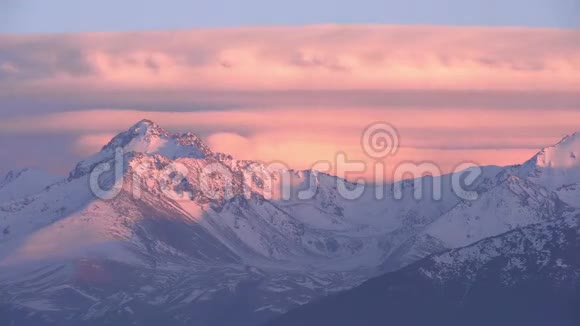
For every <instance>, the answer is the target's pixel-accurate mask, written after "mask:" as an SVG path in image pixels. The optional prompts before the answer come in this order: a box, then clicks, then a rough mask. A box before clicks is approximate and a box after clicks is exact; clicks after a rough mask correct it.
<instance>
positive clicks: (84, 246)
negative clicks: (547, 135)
mask: <svg viewBox="0 0 580 326" xmlns="http://www.w3.org/2000/svg"><path fill="white" fill-rule="evenodd" d="M574 139H575V138H574ZM562 144H565V146H576V145H569V144H568V142H567V141H566V140H564V141H563V142H562V143H560V144H559V145H557V146H556V147H555V148H560V147H562ZM569 148H572V147H566V149H562V150H557V151H569ZM574 148H577V147H574ZM574 150H575V149H574ZM550 157H551V159H550V160H551V161H553V160H556V159H558V160H560V154H557V155H556V154H550ZM533 160H534V159H533ZM533 160H532V161H533ZM537 161H538V160H537V159H536V162H537ZM566 164H568V163H566ZM530 166H531V163H529V162H527V163H526V164H524V165H522V166H517V167H508V168H498V167H486V168H484V169H483V175H482V176H481V177H480V178H479V179H478V181H477V182H476V183H475V185H473V186H472V190H474V191H476V192H477V193H478V195H479V196H478V197H479V199H478V200H476V201H468V200H463V199H461V198H460V197H458V196H457V195H456V194H455V193H454V191H453V189H452V188H451V186H450V185H451V178H452V177H451V176H450V175H446V176H441V177H436V178H432V177H425V178H423V179H422V185H421V186H422V187H424V188H425V189H427V190H429V189H430V188H432V187H434V186H435V185H436V184H437V182H436V181H441V184H442V185H443V189H442V198H441V199H433V198H432V196H423V197H422V198H421V199H418V200H417V199H415V198H414V197H413V194H414V192H415V188H416V187H418V186H419V184H418V183H416V182H414V181H413V180H407V181H404V182H402V183H399V184H397V185H388V186H386V187H385V189H383V191H384V192H385V196H384V199H382V200H377V199H376V198H375V197H374V191H373V190H374V189H372V188H367V191H366V192H365V193H364V194H363V196H362V197H361V198H359V199H357V200H346V199H343V198H342V197H341V196H340V193H339V191H338V189H337V182H345V181H344V180H340V179H338V178H336V177H334V176H330V175H327V174H324V173H319V172H316V171H279V170H277V169H272V168H270V167H268V166H266V165H264V164H261V163H259V162H253V161H239V160H236V159H235V158H233V157H231V156H228V155H225V154H221V153H215V152H213V151H212V150H211V149H210V148H209V147H208V146H207V145H205V144H204V143H203V141H202V140H201V139H200V138H199V137H197V136H196V135H194V134H192V133H186V134H173V133H170V132H167V131H165V130H163V129H162V128H161V127H159V126H158V125H156V124H155V123H153V122H151V121H147V120H144V121H141V122H139V123H138V124H136V125H135V126H133V127H131V128H130V129H129V130H128V131H126V132H123V133H121V134H119V135H118V136H116V137H115V138H113V139H112V140H111V142H110V143H109V144H107V145H106V146H105V147H104V148H103V149H102V150H101V151H100V152H99V153H96V154H95V155H93V156H92V157H89V158H87V159H86V160H84V161H82V162H80V163H79V164H77V166H76V167H75V168H74V169H73V171H71V173H70V174H69V176H68V177H67V178H64V179H61V180H54V179H52V180H49V179H44V178H41V179H40V181H39V183H38V186H37V187H36V188H35V187H32V188H26V189H27V190H26V191H22V192H21V193H19V196H18V197H15V198H10V200H8V201H6V202H5V203H3V204H0V231H2V233H0V311H2V310H1V309H5V310H8V311H10V313H8V315H9V316H14V317H13V318H14V320H27V319H29V320H31V321H33V322H34V323H35V325H36V324H39V325H41V324H42V323H46V324H56V325H67V324H70V325H82V324H91V323H93V324H101V323H103V322H105V321H107V322H110V323H120V324H122V325H126V324H130V323H134V322H136V323H138V324H140V325H143V324H145V320H149V319H151V318H152V316H157V317H159V318H162V319H151V320H154V321H155V323H159V322H163V323H165V324H170V325H171V324H172V323H173V324H175V325H189V324H191V322H192V321H194V320H195V322H196V325H224V324H228V325H257V324H258V323H260V322H263V321H266V320H267V319H269V318H271V317H273V316H276V315H278V314H281V313H283V312H286V311H288V310H289V309H291V308H293V307H296V306H299V305H302V304H306V303H308V302H311V301H312V300H314V299H316V298H319V297H321V296H324V295H326V294H329V293H334V292H338V291H342V290H345V289H348V288H352V287H354V286H356V285H358V284H360V283H361V282H363V281H365V280H367V279H369V278H370V277H373V276H377V275H379V274H380V273H382V272H383V271H386V270H396V269H399V268H401V267H403V266H406V265H408V264H411V263H413V262H415V261H417V260H420V259H422V258H424V257H426V256H428V255H430V254H433V253H438V252H441V251H444V250H447V249H451V248H457V247H462V246H465V245H469V244H472V243H474V242H477V241H479V240H482V239H484V238H487V237H493V236H496V235H499V234H502V233H504V232H508V231H510V230H514V229H518V228H521V227H525V226H528V225H531V224H534V223H551V222H552V221H558V220H560V219H562V218H564V217H565V216H567V215H569V214H571V212H573V211H574V208H573V207H572V206H573V205H574V202H575V201H574V200H573V197H572V198H565V199H563V198H560V197H559V195H560V194H561V193H562V191H561V190H559V189H560V186H557V185H552V184H551V183H549V181H550V180H551V179H550V177H544V178H536V177H535V176H536V175H538V173H534V174H530V173H532V172H531V171H532V170H533V171H538V170H541V171H542V172H543V171H547V170H546V169H545V168H544V167H542V168H541V169H540V168H533V169H532V168H531V167H530ZM535 166H537V164H536V165H535ZM550 166H555V164H552V165H550ZM558 166H559V165H558ZM575 168H576V165H573V164H572V165H570V164H568V165H567V169H569V171H572V170H574V169H575ZM95 171H99V174H98V175H97V176H98V177H95ZM550 171H551V170H550ZM567 171H568V170H567ZM569 173H575V172H569ZM570 176H573V174H570ZM6 180H8V181H5V182H4V183H2V184H1V185H4V186H0V195H1V194H2V189H3V187H6V185H12V186H11V187H14V189H23V188H25V187H23V186H21V183H22V184H25V183H24V181H18V180H20V178H14V177H10V178H7V179H6ZM21 180H25V179H21ZM562 180H563V179H562ZM5 184H6V185H5ZM285 184H290V185H291V187H290V191H289V193H288V194H286V193H284V191H283V189H285V188H282V185H285ZM312 185H314V186H315V191H314V192H313V193H312V196H309V197H308V198H302V197H301V196H300V193H301V191H302V190H304V189H308V188H309V187H310V186H312ZM347 185H348V186H349V187H353V186H354V185H352V184H348V183H347ZM95 186H98V188H103V189H105V190H111V191H105V193H106V194H105V196H98V195H99V193H96V192H95ZM396 189H402V191H403V198H402V199H396V197H397V196H394V192H395V191H397V190H396ZM427 193H429V191H427ZM101 195H102V194H101ZM0 202H1V201H0ZM224 309H225V310H227V311H228V312H229V313H228V314H223V311H224ZM11 318H12V317H11Z"/></svg>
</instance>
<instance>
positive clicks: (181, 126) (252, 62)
mask: <svg viewBox="0 0 580 326" xmlns="http://www.w3.org/2000/svg"><path fill="white" fill-rule="evenodd" d="M579 39H580V30H557V29H525V28H475V27H461V28H460V27H432V26H310V27H272V28H240V29H212V30H192V31H167V32H138V33H91V34H68V35H26V36H24V35H18V36H16V35H0V107H1V108H2V109H1V111H0V118H1V119H0V146H6V148H7V149H6V150H3V151H1V152H0V153H2V154H0V155H2V156H1V157H0V159H2V161H3V162H4V163H2V165H0V170H5V169H7V168H14V167H15V166H11V165H16V162H18V164H20V163H21V162H31V163H32V164H33V165H38V166H40V167H48V168H50V169H52V170H57V171H59V172H64V171H66V169H68V168H69V167H70V166H71V165H72V164H73V162H74V160H76V159H78V158H80V157H81V156H84V155H87V154H89V153H91V152H94V151H96V150H98V149H99V148H100V146H102V145H104V144H105V143H106V142H107V141H108V140H109V139H110V137H111V136H112V135H114V134H115V133H116V132H118V131H121V130H123V129H126V128H127V127H128V126H130V125H131V124H133V123H134V122H136V121H137V120H140V119H142V118H148V119H152V120H155V121H157V122H158V123H159V124H161V125H162V126H164V127H168V128H170V129H173V130H182V131H186V130H187V131H194V132H197V133H200V134H201V135H202V136H203V137H205V138H206V139H207V140H208V142H210V143H211V145H212V146H213V147H214V148H215V149H217V150H219V151H223V152H228V153H232V154H234V155H236V156H238V157H240V158H245V159H259V160H264V161H273V160H281V161H285V162H287V163H288V164H289V165H291V166H292V167H295V168H309V167H311V165H312V164H314V163H315V162H317V161H319V160H332V159H333V157H334V156H335V155H336V153H338V152H345V153H347V154H349V156H350V158H352V159H361V160H367V161H369V160H371V158H369V157H367V156H365V154H364V153H363V151H362V149H361V145H360V138H361V134H362V133H363V130H364V128H365V127H367V126H368V125H370V124H372V123H373V122H377V121H386V122H389V123H390V124H392V125H393V126H395V127H396V128H397V129H398V130H399V134H400V141H401V148H400V150H399V152H398V154H397V156H396V157H393V158H390V160H391V161H390V163H391V164H396V162H401V161H409V160H411V161H416V162H419V161H424V160H431V161H434V162H436V163H438V164H440V165H441V166H442V170H443V171H448V170H450V169H452V168H453V167H454V166H456V165H457V164H459V163H460V162H462V161H465V160H470V161H475V162H477V163H480V164H511V163H517V162H521V161H523V160H525V159H526V158H528V156H530V155H532V154H533V153H534V151H535V150H536V149H537V148H539V147H541V146H545V145H547V144H550V143H552V142H554V141H557V140H558V139H559V138H561V137H562V136H563V135H564V134H566V133H571V132H573V131H576V130H580V123H579V122H578V121H580V119H579V118H580V43H578V42H577V40H579ZM25 138H26V139H27V141H26V146H28V147H29V146H33V147H34V146H39V147H42V148H43V151H39V153H40V152H42V153H46V151H47V148H50V147H51V146H52V147H54V148H53V149H52V150H53V151H55V153H56V154H57V155H55V157H57V158H58V160H57V159H56V158H47V157H35V156H34V155H33V154H31V153H30V151H26V153H20V149H22V148H23V146H24V143H22V142H23V140H22V139H25ZM47 139H51V140H53V141H51V142H50V143H47ZM55 139H58V140H59V141H63V142H65V143H66V144H67V145H68V147H65V148H64V149H63V148H62V146H55V141H54V140H55ZM35 140H36V141H35ZM18 142H20V145H21V146H19V143H18ZM31 144H32V145H31ZM22 152H24V151H22ZM32 153H34V151H32ZM371 161H372V160H371Z"/></svg>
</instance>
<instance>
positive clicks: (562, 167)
mask: <svg viewBox="0 0 580 326" xmlns="http://www.w3.org/2000/svg"><path fill="white" fill-rule="evenodd" d="M513 171H514V173H515V174H517V175H519V176H521V177H524V178H527V179H528V180H530V181H532V182H534V183H537V184H539V185H541V186H543V187H545V188H547V189H549V190H552V191H555V192H556V193H557V194H558V196H560V198H561V199H562V200H564V201H565V202H566V203H568V204H570V205H572V206H574V207H580V133H574V134H572V135H569V136H566V137H565V138H564V139H562V141H560V142H559V143H558V144H556V145H554V146H550V147H547V148H544V149H542V150H541V151H540V152H539V153H538V154H536V155H535V156H534V157H532V158H531V159H530V160H529V161H527V162H525V163H524V164H522V165H521V166H516V167H514V168H513Z"/></svg>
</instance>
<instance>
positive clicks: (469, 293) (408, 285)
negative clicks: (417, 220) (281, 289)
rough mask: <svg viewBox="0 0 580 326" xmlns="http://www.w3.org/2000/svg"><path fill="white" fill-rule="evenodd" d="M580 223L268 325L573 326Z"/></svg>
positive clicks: (495, 244)
mask: <svg viewBox="0 0 580 326" xmlns="http://www.w3.org/2000/svg"><path fill="white" fill-rule="evenodd" d="M579 218H580V216H576V217H574V216H568V217H565V218H562V219H560V220H558V221H553V222H546V223H540V224H534V225H530V226H527V227H524V228H520V229H516V230H513V231H510V232H508V233H504V234H502V235H499V236H496V237H492V238H487V239H484V240H482V241H480V242H477V243H475V244H472V245H470V246H468V247H465V248H460V249H456V250H451V251H448V252H445V253H442V254H440V255H434V256H432V257H429V258H426V259H424V260H422V261H420V262H418V263H416V264H413V265H410V266H409V267H407V268H404V269H401V270H399V271H396V272H392V273H389V274H386V275H384V276H381V277H379V278H376V279H372V280H370V281H368V282H366V283H364V284H363V285H361V286H359V287H357V288H355V289H352V290H349V291H346V292H344V293H341V294H338V295H334V296H330V297H328V298H325V299H323V300H321V301H319V302H315V303H312V304H309V305H305V306H303V307H300V308H298V309H296V310H294V311H291V312H290V313H288V314H286V315H284V316H282V317H280V318H278V319H275V320H274V321H272V322H271V323H268V324H267V325H270V326H286V325H288V326H290V325H292V326H294V325H302V326H315V325H338V326H352V325H369V326H379V325H385V324H392V325H417V326H422V325H446V326H447V325H451V326H455V325H457V326H464V325H500V326H512V325H532V326H542V325H556V326H568V325H576V324H577V322H578V320H580V313H579V312H578V309H577V307H578V304H580V296H579V292H578V291H579V290H580V287H579V285H578V284H579V281H580V278H579V275H580V258H579V255H578V250H580V227H579Z"/></svg>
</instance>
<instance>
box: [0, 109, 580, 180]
mask: <svg viewBox="0 0 580 326" xmlns="http://www.w3.org/2000/svg"><path fill="white" fill-rule="evenodd" d="M142 118H148V119H152V120H154V121H157V122H158V123H159V124H160V125H161V126H163V127H166V128H169V129H172V130H181V131H194V132H196V131H197V132H199V131H202V135H203V136H204V137H205V138H206V140H207V142H208V143H209V144H210V146H211V147H212V148H213V149H214V150H216V151H219V152H224V153H227V154H232V155H233V156H234V157H236V158H238V159H251V160H260V161H264V162H272V161H282V162H284V163H286V164H287V165H288V166H290V167H292V168H295V169H307V168H311V167H312V165H313V164H314V163H316V162H318V161H320V160H325V161H330V162H333V163H334V162H335V160H336V155H337V153H345V154H347V157H348V159H349V160H362V161H365V162H367V163H372V162H373V161H374V160H373V159H372V158H371V157H369V156H367V155H366V154H365V153H364V151H363V149H362V148H361V135H362V133H363V131H364V129H365V127H367V126H368V125H370V124H372V123H374V122H377V121H387V122H389V123H391V124H392V125H393V126H395V127H396V128H398V130H399V135H400V139H399V141H400V146H401V147H400V149H399V152H398V153H397V155H396V156H393V157H390V158H388V161H387V162H388V163H389V164H397V163H398V162H403V161H413V162H422V161H433V162H435V163H437V164H438V165H439V166H440V167H441V171H442V172H449V171H451V170H453V168H454V167H455V166H457V165H458V164H459V163H461V162H463V161H465V160H469V161H473V162H476V163H479V164H497V165H507V164H515V163H522V162H523V161H525V160H527V159H528V158H530V157H531V156H532V155H533V154H534V153H535V152H536V151H537V150H538V149H540V148H541V147H543V146H546V145H549V144H552V143H555V142H556V141H558V140H559V139H560V138H561V137H562V136H563V135H564V132H562V130H566V131H567V132H573V131H575V130H578V129H580V125H578V121H580V112H578V111H571V110H551V111H537V112H534V114H529V112H528V111H526V110H499V109H496V110H491V109H488V110H461V109H441V110H421V109H413V110H394V109H389V108H357V109H355V108H353V109H340V110H337V109H321V108H318V109H306V108H287V109H280V110H269V111H258V110H249V111H233V112H225V111H202V112H151V111H128V110H125V111H123V110H93V111H81V112H64V113H55V114H47V115H41V116H36V117H25V118H12V119H5V120H4V121H2V122H0V130H2V132H8V133H19V132H24V133H30V132H38V133H47V132H49V133H72V134H80V136H79V138H78V139H77V141H76V143H75V146H74V150H75V151H76V152H77V153H80V154H83V155H88V154H90V153H92V152H95V151H97V150H98V149H100V148H101V147H102V146H103V145H104V144H106V143H107V142H108V141H109V140H110V138H112V136H113V135H114V134H115V132H119V131H122V130H125V129H127V128H128V127H129V126H130V125H132V124H133V123H135V122H136V121H137V120H140V119H142ZM331 172H332V171H331Z"/></svg>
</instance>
